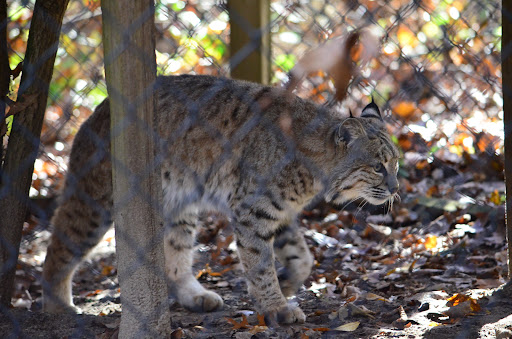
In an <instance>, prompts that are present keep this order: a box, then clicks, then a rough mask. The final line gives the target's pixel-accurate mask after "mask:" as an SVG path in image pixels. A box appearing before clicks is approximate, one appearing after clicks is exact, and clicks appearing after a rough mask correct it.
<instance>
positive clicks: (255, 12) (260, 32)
mask: <svg viewBox="0 0 512 339" xmlns="http://www.w3.org/2000/svg"><path fill="white" fill-rule="evenodd" d="M228 9H229V23H230V26H231V39H230V48H231V58H230V67H231V76H232V77H233V78H237V79H243V80H249V81H254V82H259V83H262V84H268V83H269V82H270V66H271V63H270V32H269V30H270V25H269V23H270V0H230V1H228Z"/></svg>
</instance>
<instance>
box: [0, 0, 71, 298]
mask: <svg viewBox="0 0 512 339" xmlns="http://www.w3.org/2000/svg"><path fill="white" fill-rule="evenodd" d="M67 5H68V0H52V1H47V0H38V1H37V2H36V4H35V7H34V14H33V17H32V22H31V26H30V33H29V38H28V43H27V53H26V55H25V60H24V64H23V71H22V72H23V75H22V78H21V83H20V88H19V92H18V99H17V101H24V100H26V102H27V103H28V102H30V104H28V105H27V106H26V108H25V109H24V110H22V111H21V112H19V113H17V114H16V115H15V116H14V121H13V125H12V130H11V134H10V137H9V145H8V147H7V152H6V156H5V162H4V165H3V168H2V171H1V174H2V178H1V180H0V182H1V183H2V185H1V186H0V303H1V304H3V305H6V306H7V305H9V304H10V302H11V294H12V287H13V282H14V274H15V269H16V263H17V260H18V253H19V245H20V241H21V230H22V228H23V223H24V221H25V217H26V215H27V209H28V205H29V197H28V192H29V189H30V184H31V182H32V172H33V171H34V161H35V159H36V157H37V152H38V150H39V142H40V140H39V138H40V135H41V127H42V125H43V118H44V112H45V110H46V101H47V98H48V88H49V85H50V81H51V78H52V73H53V65H54V62H55V55H56V53H57V47H58V43H59V35H60V29H61V26H62V19H63V17H64V12H65V11H66V7H67Z"/></svg>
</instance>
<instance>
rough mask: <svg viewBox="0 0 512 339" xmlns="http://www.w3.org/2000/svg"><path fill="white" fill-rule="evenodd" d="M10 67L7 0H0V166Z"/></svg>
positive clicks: (0, 163) (0, 164)
mask: <svg viewBox="0 0 512 339" xmlns="http://www.w3.org/2000/svg"><path fill="white" fill-rule="evenodd" d="M10 75H11V68H10V66H9V54H8V51H7V0H3V1H2V0H0V168H1V166H2V159H3V155H4V154H3V145H2V142H1V141H2V137H3V133H2V121H4V119H5V108H6V104H5V98H6V97H7V94H9V82H10Z"/></svg>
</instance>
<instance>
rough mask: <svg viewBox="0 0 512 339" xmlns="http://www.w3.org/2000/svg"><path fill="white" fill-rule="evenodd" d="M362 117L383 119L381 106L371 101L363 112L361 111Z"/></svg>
mask: <svg viewBox="0 0 512 339" xmlns="http://www.w3.org/2000/svg"><path fill="white" fill-rule="evenodd" d="M361 118H377V119H380V120H382V115H381V114H380V110H379V106H377V104H375V102H373V97H372V102H370V103H369V104H368V105H367V106H366V107H365V108H364V109H363V113H361Z"/></svg>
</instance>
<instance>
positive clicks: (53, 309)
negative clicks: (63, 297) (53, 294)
mask: <svg viewBox="0 0 512 339" xmlns="http://www.w3.org/2000/svg"><path fill="white" fill-rule="evenodd" d="M43 312H46V313H53V314H58V313H68V314H73V313H74V314H82V310H81V309H80V308H78V307H76V306H75V305H73V304H71V305H68V304H65V303H64V302H62V301H57V300H56V301H53V300H52V301H48V300H43Z"/></svg>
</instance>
